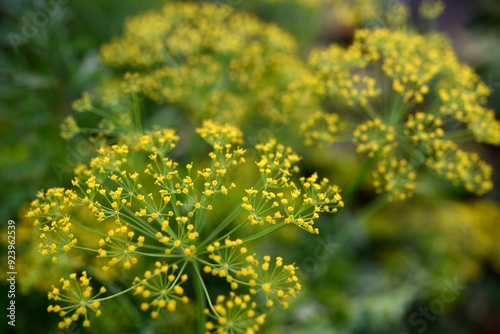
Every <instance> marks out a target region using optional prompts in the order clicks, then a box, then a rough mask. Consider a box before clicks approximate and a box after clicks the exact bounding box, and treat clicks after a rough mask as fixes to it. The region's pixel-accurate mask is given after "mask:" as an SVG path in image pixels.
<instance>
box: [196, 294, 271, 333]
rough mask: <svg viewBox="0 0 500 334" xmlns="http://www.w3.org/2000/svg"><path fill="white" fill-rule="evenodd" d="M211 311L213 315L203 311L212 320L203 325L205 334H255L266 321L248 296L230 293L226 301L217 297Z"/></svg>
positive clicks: (222, 297) (206, 310)
mask: <svg viewBox="0 0 500 334" xmlns="http://www.w3.org/2000/svg"><path fill="white" fill-rule="evenodd" d="M213 309H214V311H215V313H214V312H210V310H209V309H205V314H207V315H208V316H209V317H210V318H211V319H212V320H213V321H207V322H206V323H205V330H206V333H234V334H255V333H259V330H260V327H261V326H262V325H263V324H264V322H265V319H266V315H265V314H260V313H259V311H258V309H257V303H256V302H255V301H253V300H252V297H251V296H250V295H248V294H245V295H237V294H235V293H234V292H232V291H231V292H230V293H229V298H227V299H226V297H225V296H224V295H219V296H218V297H217V299H216V303H215V305H214V307H213Z"/></svg>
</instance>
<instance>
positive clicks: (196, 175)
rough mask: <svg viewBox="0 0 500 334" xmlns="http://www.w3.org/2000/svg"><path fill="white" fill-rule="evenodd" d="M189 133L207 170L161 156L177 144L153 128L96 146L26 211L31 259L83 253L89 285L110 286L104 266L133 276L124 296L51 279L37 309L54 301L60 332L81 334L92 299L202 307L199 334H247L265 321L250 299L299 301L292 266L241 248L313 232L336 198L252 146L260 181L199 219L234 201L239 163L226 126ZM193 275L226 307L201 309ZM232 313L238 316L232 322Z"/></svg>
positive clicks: (290, 156) (202, 299)
mask: <svg viewBox="0 0 500 334" xmlns="http://www.w3.org/2000/svg"><path fill="white" fill-rule="evenodd" d="M197 132H198V133H199V134H200V136H201V137H202V138H204V139H205V140H206V142H207V143H208V144H209V145H210V146H211V151H210V152H209V154H208V159H207V160H208V161H207V162H206V163H205V164H204V165H202V166H200V167H199V168H196V167H195V164H194V163H189V164H186V165H185V166H181V164H180V163H179V162H177V161H174V160H173V159H171V158H170V157H169V152H170V151H171V150H173V149H174V148H175V146H176V143H177V142H178V140H179V137H178V136H177V135H176V133H175V131H174V130H172V129H165V128H156V129H154V130H152V131H144V132H142V134H140V133H135V135H133V136H123V137H118V138H116V139H114V140H113V142H112V143H109V144H106V145H104V146H101V147H99V148H97V149H96V156H95V157H94V158H92V159H91V160H90V162H89V163H88V164H87V165H82V166H80V167H78V168H77V170H76V176H75V178H74V179H73V181H72V184H73V189H64V188H54V189H49V190H47V191H45V192H40V193H39V195H38V197H39V199H38V200H35V201H33V202H32V204H31V209H30V211H29V212H28V214H27V216H28V217H30V218H31V219H34V222H35V226H36V227H37V228H38V229H40V232H41V234H40V237H41V239H42V240H44V241H46V242H45V243H44V242H42V243H41V244H40V252H41V254H42V255H44V256H45V255H46V256H53V257H54V259H55V260H54V261H53V262H55V263H57V260H58V259H59V258H61V257H62V256H70V257H71V256H72V254H73V253H74V252H85V253H90V254H93V255H94V256H95V258H96V261H97V262H100V263H101V266H100V267H94V266H92V267H91V268H92V270H93V271H96V273H94V274H93V276H94V277H96V276H97V277H106V275H108V276H107V277H109V278H110V279H112V278H113V277H115V276H113V275H109V272H110V271H113V270H114V268H122V269H123V270H125V271H130V272H132V273H134V272H137V271H140V273H139V274H138V275H137V276H136V277H135V279H133V280H130V282H128V284H129V286H125V287H123V290H122V291H119V292H115V293H114V294H111V295H107V296H105V297H101V296H100V295H101V294H103V293H105V291H106V290H105V288H102V289H101V290H100V292H99V294H97V295H93V294H92V288H91V286H90V277H88V276H87V272H86V271H84V272H83V273H82V274H81V276H80V278H79V279H78V280H77V279H76V277H77V275H76V274H71V275H70V278H71V280H65V279H62V280H61V283H62V288H55V287H54V288H53V290H52V291H51V292H50V293H49V299H54V300H56V301H60V302H61V305H59V304H58V305H55V306H51V307H49V311H55V312H60V315H61V316H62V317H64V320H63V321H62V322H61V324H60V326H61V327H68V326H69V325H70V324H71V323H72V322H74V321H76V320H78V318H79V316H85V320H84V322H83V325H84V326H88V325H90V318H88V316H87V315H88V312H87V311H88V310H91V311H93V313H95V316H99V315H100V314H101V311H100V305H101V302H102V301H104V300H109V299H113V298H115V297H117V296H119V295H121V294H123V293H126V292H129V291H130V292H133V294H134V295H135V296H137V298H138V299H139V301H138V305H140V306H139V308H140V309H141V310H143V311H145V312H149V313H150V316H151V318H153V319H155V318H158V317H159V316H160V314H161V312H164V310H166V311H169V312H174V311H176V309H177V308H178V305H180V304H186V303H188V302H189V301H190V299H194V300H196V301H197V303H198V305H199V309H200V310H201V311H203V309H204V308H205V307H206V306H207V305H208V309H207V311H205V312H206V313H208V314H209V317H210V319H212V320H214V321H208V322H206V323H205V321H204V320H203V319H200V324H199V328H201V327H203V328H205V329H206V330H208V331H211V330H216V331H217V332H219V333H226V332H227V333H233V332H234V333H239V332H241V331H240V330H242V329H241V328H242V326H243V327H244V328H245V330H246V332H245V333H248V332H249V331H250V332H251V331H252V330H253V331H254V332H257V331H258V329H259V326H260V325H262V323H263V322H264V319H265V314H263V313H262V314H261V313H259V312H258V311H257V309H256V307H257V305H258V301H259V300H260V297H256V296H259V295H261V296H262V297H263V299H264V300H265V305H266V306H267V307H272V306H273V305H274V304H278V305H281V306H282V307H283V308H287V307H288V305H289V302H290V300H291V298H293V297H295V296H296V295H297V293H299V291H300V289H301V285H300V283H299V282H298V278H297V275H296V271H297V269H298V268H297V267H296V266H295V265H294V264H293V263H290V264H285V263H284V260H283V258H281V257H276V258H275V259H274V260H272V259H271V257H270V256H268V255H265V256H263V255H257V254H256V253H253V252H251V251H250V248H249V247H251V243H250V241H252V240H255V239H258V238H260V237H263V236H264V235H266V234H269V233H271V232H274V231H277V230H278V229H280V228H283V227H284V226H285V225H290V224H291V225H296V226H298V227H300V228H302V229H304V230H306V231H308V232H311V233H319V229H318V228H317V227H313V224H314V223H315V221H317V219H319V214H321V213H322V212H335V211H336V210H337V208H338V207H340V206H342V205H343V202H342V197H341V195H340V190H339V189H338V187H337V186H334V185H330V183H329V181H328V180H327V179H322V180H321V181H319V180H318V176H317V174H316V173H315V174H313V175H312V176H310V177H308V178H299V177H297V176H296V174H297V172H298V171H299V169H298V167H297V166H296V165H295V164H296V163H297V162H298V161H299V160H300V159H301V158H300V157H299V156H298V155H297V154H296V153H295V152H293V150H292V149H291V148H289V147H286V146H284V145H281V144H278V143H277V142H276V140H274V139H273V140H270V141H269V142H267V143H263V144H259V145H257V147H256V149H257V150H258V152H260V154H261V160H260V161H257V162H256V163H255V164H256V165H257V170H258V172H259V174H260V182H259V183H257V184H255V185H254V186H253V187H251V188H248V189H246V190H245V191H244V193H245V196H243V198H242V201H241V202H240V203H239V204H238V206H237V207H236V208H234V210H233V212H232V213H229V214H228V216H227V217H226V219H224V220H223V221H220V220H218V219H211V217H212V212H214V211H217V209H218V208H220V209H222V208H223V206H222V204H223V203H224V200H223V198H224V197H226V196H228V194H230V193H231V194H233V196H234V194H237V189H238V187H239V186H238V183H239V182H238V181H237V180H234V181H233V180H232V179H231V178H230V177H229V175H230V174H231V171H232V170H233V169H234V168H236V167H237V166H239V165H242V164H247V163H248V162H247V160H246V159H245V150H244V149H243V148H241V147H240V146H239V145H240V144H242V133H241V131H240V130H239V129H238V128H236V127H234V126H231V125H225V124H220V123H217V122H213V121H206V122H204V124H203V126H201V127H199V128H198V129H197ZM242 190H243V189H242ZM81 210H85V211H88V212H90V213H91V216H90V217H91V218H90V219H87V220H85V219H79V218H78V217H82V216H78V215H76V216H74V213H75V212H79V211H81ZM219 211H220V210H219ZM242 211H247V212H248V215H246V214H245V215H243V216H244V217H246V219H240V218H239V217H240V215H239V213H240V212H242ZM92 217H93V218H92ZM235 222H237V224H235ZM264 222H266V224H265V225H264ZM257 223H258V224H257ZM253 224H257V225H262V226H260V227H259V229H258V231H257V232H256V233H254V234H250V235H241V236H238V233H239V231H240V229H241V227H243V226H244V225H253ZM269 225H271V226H269ZM73 227H79V228H80V229H79V233H81V234H84V235H85V237H86V238H89V236H90V237H93V238H94V246H81V245H79V243H78V239H79V235H78V234H77V233H76V232H75V231H73ZM82 236H83V235H82ZM98 268H100V269H98ZM142 268H147V269H146V270H145V271H144V270H143V269H142ZM200 268H203V270H201V269H200ZM117 274H118V273H117V271H115V274H114V275H117ZM103 275H104V276H103ZM204 275H210V276H216V277H219V278H220V279H222V280H223V282H225V283H226V284H227V287H228V289H229V290H231V291H234V293H233V292H231V293H230V297H229V300H228V302H226V303H225V304H224V305H223V304H222V300H223V297H219V298H217V300H216V302H215V304H213V302H212V301H213V299H212V297H211V295H210V292H209V291H210V286H209V285H207V283H206V277H205V276H204ZM72 280H73V281H74V283H78V285H75V284H73V283H72V282H73V281H72ZM193 284H194V290H195V291H198V292H197V293H196V294H195V296H194V298H192V297H190V296H188V295H187V293H186V289H187V288H186V287H189V288H190V287H191V286H192V285H193ZM63 291H64V292H72V293H71V294H68V293H63ZM75 291H76V292H75ZM78 291H80V292H78ZM71 295H73V297H72V296H71ZM76 296H78V297H76ZM75 298H76V299H75ZM63 302H64V303H66V304H69V305H68V306H63V305H62V303H63ZM238 309H239V310H240V311H242V312H243V311H244V312H246V314H245V316H243V317H242V316H241V314H240V313H239V312H240V311H238V312H236V313H234V312H235V311H236V310H238ZM72 311H74V313H73V315H70V314H69V312H72Z"/></svg>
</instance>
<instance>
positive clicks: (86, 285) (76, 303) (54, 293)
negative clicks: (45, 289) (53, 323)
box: [47, 271, 106, 329]
mask: <svg viewBox="0 0 500 334" xmlns="http://www.w3.org/2000/svg"><path fill="white" fill-rule="evenodd" d="M90 280H91V277H88V276H87V272H86V271H83V272H82V274H81V276H80V277H78V276H77V274H76V273H73V274H70V275H69V279H66V278H64V277H63V278H61V280H60V281H59V282H60V283H61V285H60V287H59V288H57V287H55V286H52V290H51V291H50V292H49V293H48V298H49V300H53V301H54V302H55V303H56V304H55V305H52V304H51V305H49V307H48V308H47V311H48V312H54V313H58V314H59V315H60V316H61V317H62V318H63V320H62V321H61V322H59V325H58V326H59V328H60V329H64V328H69V326H70V325H71V324H72V323H73V322H76V321H78V319H79V318H80V317H83V318H84V320H83V324H82V325H83V327H89V326H90V321H89V311H90V312H93V313H94V314H95V316H96V317H98V316H100V315H101V313H102V312H101V310H100V306H101V302H100V299H99V298H98V297H99V296H100V295H102V294H103V293H105V292H106V289H105V288H104V287H101V289H100V290H99V292H98V293H97V294H94V293H92V290H93V289H92V286H91V285H90Z"/></svg>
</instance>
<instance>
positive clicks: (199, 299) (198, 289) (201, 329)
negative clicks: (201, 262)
mask: <svg viewBox="0 0 500 334" xmlns="http://www.w3.org/2000/svg"><path fill="white" fill-rule="evenodd" d="M191 264H192V265H193V270H194V272H195V275H193V276H194V279H193V282H194V294H195V297H196V309H197V313H198V316H197V318H198V333H199V334H203V333H205V323H206V322H207V319H206V318H207V316H206V314H205V312H204V311H205V298H209V295H208V291H206V288H205V285H204V284H203V278H202V277H201V274H200V270H199V269H198V264H197V263H194V262H192V263H191ZM205 293H206V297H205Z"/></svg>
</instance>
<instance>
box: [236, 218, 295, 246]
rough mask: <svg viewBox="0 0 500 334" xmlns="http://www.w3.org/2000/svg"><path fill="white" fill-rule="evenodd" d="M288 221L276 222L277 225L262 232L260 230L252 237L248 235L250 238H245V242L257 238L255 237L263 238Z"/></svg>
mask: <svg viewBox="0 0 500 334" xmlns="http://www.w3.org/2000/svg"><path fill="white" fill-rule="evenodd" d="M285 225H286V223H285V222H281V223H279V224H276V225H275V226H273V227H271V228H268V229H267V230H264V231H262V232H259V233H257V234H254V235H253V236H251V237H248V238H245V239H243V242H248V241H252V240H255V239H259V238H262V237H264V236H266V235H268V234H270V233H273V232H274V231H277V230H279V229H280V228H282V227H283V226H285Z"/></svg>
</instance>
